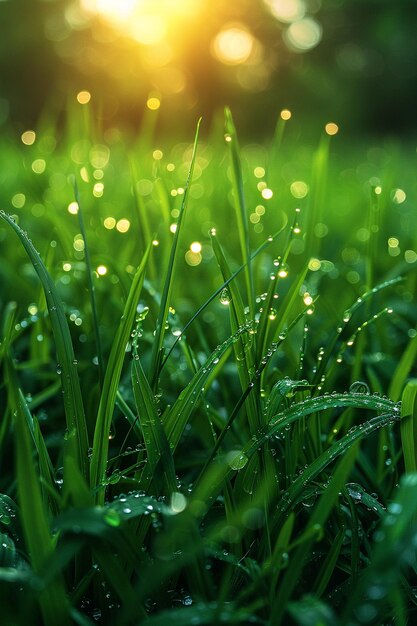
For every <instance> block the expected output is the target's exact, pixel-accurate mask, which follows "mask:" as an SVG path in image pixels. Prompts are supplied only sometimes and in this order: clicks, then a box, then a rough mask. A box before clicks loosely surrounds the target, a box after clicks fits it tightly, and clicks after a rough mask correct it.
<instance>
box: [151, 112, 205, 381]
mask: <svg viewBox="0 0 417 626" xmlns="http://www.w3.org/2000/svg"><path fill="white" fill-rule="evenodd" d="M200 124H201V119H200V120H199V121H198V124H197V130H196V133H195V138H194V146H193V153H192V157H191V163H190V169H189V171H188V178H187V182H186V185H185V189H184V196H183V200H182V204H181V209H180V213H179V216H178V222H177V228H176V231H175V233H174V240H173V242H172V248H171V254H170V257H169V262H168V267H167V270H166V273H165V278H164V286H163V290H162V296H161V304H160V309H159V314H158V319H157V322H156V329H155V338H154V342H153V348H152V356H151V364H150V368H149V383H150V385H151V388H152V390H153V392H155V390H156V387H157V385H158V378H159V373H160V369H161V363H162V346H163V342H164V337H165V323H166V319H167V315H168V309H169V306H170V298H171V293H172V288H173V284H174V274H175V262H176V258H177V250H178V241H179V237H180V233H181V226H182V223H183V220H184V215H185V211H186V208H187V205H188V197H189V191H190V186H191V181H192V177H193V172H194V165H195V159H196V155H197V145H198V136H199V131H200Z"/></svg>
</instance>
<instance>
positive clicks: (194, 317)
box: [161, 222, 287, 370]
mask: <svg viewBox="0 0 417 626" xmlns="http://www.w3.org/2000/svg"><path fill="white" fill-rule="evenodd" d="M286 224H287V223H286V222H285V223H284V224H283V225H282V226H281V228H280V229H279V230H278V231H277V232H276V233H275V235H271V236H270V237H268V239H267V240H266V241H264V243H263V244H261V245H260V246H259V248H258V249H257V250H255V252H254V253H253V254H252V256H251V257H250V259H249V263H250V262H251V261H253V259H255V258H256V257H257V256H258V254H259V253H260V252H262V251H263V250H265V249H266V248H267V247H268V246H270V245H271V243H272V242H273V241H275V239H276V238H277V237H278V235H280V234H281V232H282V231H283V230H284V228H285V226H286ZM215 235H216V233H215V231H214V232H212V233H211V236H212V237H215ZM244 268H245V264H243V265H241V266H240V267H238V269H237V270H236V271H235V272H233V274H232V275H231V276H230V278H228V279H227V280H225V281H224V282H223V284H222V285H221V286H220V287H218V288H217V289H216V290H215V291H214V292H213V293H212V295H211V296H210V297H209V298H208V299H207V300H206V301H205V302H204V304H202V305H201V306H200V308H199V309H198V310H197V311H196V313H194V315H193V316H192V317H191V319H190V320H189V321H188V322H187V323H186V324H185V326H184V328H183V329H182V331H181V334H180V335H178V337H177V338H176V339H175V341H174V343H173V345H172V346H171V348H170V349H169V351H168V353H167V354H166V356H165V358H164V360H163V362H162V365H161V370H162V368H163V367H164V365H165V363H166V362H167V360H168V358H169V357H170V355H171V354H172V351H173V350H174V348H175V346H176V345H177V343H178V342H179V341H180V340H181V336H182V335H183V334H184V333H185V332H186V330H187V329H188V328H189V327H190V326H191V324H192V323H193V322H194V320H196V319H197V318H198V317H199V315H200V313H202V311H204V309H205V308H206V307H207V306H208V305H209V304H210V303H211V302H213V300H214V299H215V298H217V297H218V295H219V294H220V293H221V292H222V291H223V290H224V289H225V288H226V287H227V286H228V285H229V284H230V283H231V282H232V280H233V279H234V278H236V276H238V274H240V272H241V271H242V270H243V269H244Z"/></svg>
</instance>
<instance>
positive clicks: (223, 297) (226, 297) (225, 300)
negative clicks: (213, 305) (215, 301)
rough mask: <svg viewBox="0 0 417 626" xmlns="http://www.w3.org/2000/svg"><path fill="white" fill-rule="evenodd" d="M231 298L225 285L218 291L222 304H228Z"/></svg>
mask: <svg viewBox="0 0 417 626" xmlns="http://www.w3.org/2000/svg"><path fill="white" fill-rule="evenodd" d="M231 300H232V299H231V297H230V293H229V290H228V289H227V288H226V287H225V288H224V289H222V291H221V293H220V303H221V304H223V305H224V306H228V305H229V304H230V302H231Z"/></svg>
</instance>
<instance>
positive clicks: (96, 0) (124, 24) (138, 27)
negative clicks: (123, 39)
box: [80, 0, 199, 46]
mask: <svg viewBox="0 0 417 626" xmlns="http://www.w3.org/2000/svg"><path fill="white" fill-rule="evenodd" d="M198 4H199V2H198V1H197V2H196V0H80V6H81V9H82V11H84V12H85V13H87V14H88V15H96V16H98V17H100V18H102V19H103V20H105V21H106V22H108V23H109V24H110V25H111V26H113V27H114V28H115V29H118V30H121V31H122V32H123V34H124V35H127V36H128V37H131V38H132V39H134V40H135V41H137V42H138V43H139V44H142V45H144V46H154V45H156V44H159V43H160V42H162V41H163V40H164V39H165V38H166V36H167V34H168V31H169V29H170V28H171V27H172V26H175V25H176V23H178V21H180V20H181V18H184V17H187V18H188V17H189V16H190V15H192V14H193V13H194V12H195V10H196V9H197V8H198Z"/></svg>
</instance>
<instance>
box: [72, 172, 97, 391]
mask: <svg viewBox="0 0 417 626" xmlns="http://www.w3.org/2000/svg"><path fill="white" fill-rule="evenodd" d="M74 196H75V200H76V202H77V204H78V213H77V217H78V224H79V226H80V232H81V235H82V238H83V241H84V254H85V264H86V266H87V284H88V292H89V296H90V304H91V313H92V321H93V328H94V338H95V342H96V349H97V361H98V377H99V386H100V389H101V388H102V386H103V380H104V367H103V351H102V349H101V338H100V331H99V323H98V314H97V301H96V292H95V287H94V282H93V268H92V265H91V257H90V247H89V245H88V241H87V233H86V230H85V226H84V218H83V211H82V206H81V199H80V193H79V190H78V185H77V181H76V180H75V179H74Z"/></svg>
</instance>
